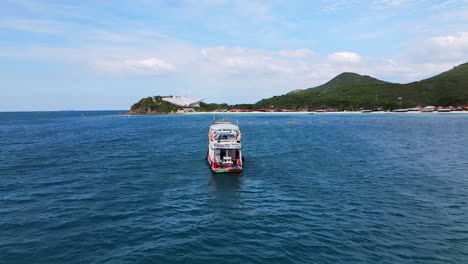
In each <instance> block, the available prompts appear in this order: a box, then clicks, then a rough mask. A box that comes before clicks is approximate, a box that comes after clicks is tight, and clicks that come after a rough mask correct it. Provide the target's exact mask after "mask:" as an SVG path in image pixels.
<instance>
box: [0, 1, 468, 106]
mask: <svg viewBox="0 0 468 264" xmlns="http://www.w3.org/2000/svg"><path fill="white" fill-rule="evenodd" d="M465 62H468V0H445V1H426V0H413V1H411V0H368V1H361V0H347V1H344V0H338V1H329V0H317V1H309V0H304V1H294V0H291V1H282V0H272V1H256V0H245V1H244V0H239V1H228V0H193V1H192V0H185V1H176V0H174V1H169V0H168V1H158V0H152V1H150V0H132V1H123V0H115V1H98V0H95V1H88V0H82V1H67V0H61V1H55V0H54V1H43V0H2V1H0V111H48V110H67V109H71V110H110V109H118V110H124V109H129V108H130V106H131V105H132V104H133V103H135V102H137V101H138V100H139V99H141V98H143V97H147V96H154V95H178V96H188V97H196V98H204V99H205V102H208V103H224V102H225V103H230V104H235V103H254V102H256V101H258V100H261V99H263V98H268V97H271V96H274V95H281V94H285V93H287V92H289V91H292V90H295V89H304V88H309V87H314V86H317V85H320V84H323V83H325V82H327V81H328V80H330V79H331V78H333V77H334V76H336V75H338V74H340V73H342V72H356V73H359V74H363V75H370V76H373V77H375V78H378V79H381V80H385V81H391V82H398V83H408V82H413V81H418V80H421V79H424V78H427V77H431V76H433V75H435V74H438V73H440V72H443V71H446V70H449V69H451V68H453V67H454V66H456V65H459V64H461V63H465Z"/></svg>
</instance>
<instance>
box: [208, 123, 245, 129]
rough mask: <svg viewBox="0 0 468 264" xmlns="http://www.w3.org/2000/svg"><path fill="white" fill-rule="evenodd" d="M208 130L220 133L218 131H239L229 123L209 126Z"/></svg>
mask: <svg viewBox="0 0 468 264" xmlns="http://www.w3.org/2000/svg"><path fill="white" fill-rule="evenodd" d="M210 130H214V131H220V130H236V131H239V127H238V126H236V125H234V124H231V123H226V122H225V123H220V124H214V125H211V126H210Z"/></svg>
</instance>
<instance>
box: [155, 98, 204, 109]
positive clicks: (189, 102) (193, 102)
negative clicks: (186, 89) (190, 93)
mask: <svg viewBox="0 0 468 264" xmlns="http://www.w3.org/2000/svg"><path fill="white" fill-rule="evenodd" d="M162 100H163V101H165V102H168V103H171V104H173V105H177V106H180V107H184V108H195V107H200V102H201V101H203V99H199V98H188V97H163V98H162Z"/></svg>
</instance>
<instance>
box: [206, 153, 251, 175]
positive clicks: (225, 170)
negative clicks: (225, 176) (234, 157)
mask: <svg viewBox="0 0 468 264" xmlns="http://www.w3.org/2000/svg"><path fill="white" fill-rule="evenodd" d="M206 160H207V162H208V165H210V168H211V171H213V172H214V173H241V172H242V167H239V166H233V167H227V168H215V166H214V163H213V161H212V160H211V159H210V156H209V155H206Z"/></svg>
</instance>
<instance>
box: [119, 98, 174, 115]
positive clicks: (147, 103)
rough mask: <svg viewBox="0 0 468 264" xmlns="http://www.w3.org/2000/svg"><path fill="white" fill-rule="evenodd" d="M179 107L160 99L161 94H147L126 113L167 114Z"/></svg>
mask: <svg viewBox="0 0 468 264" xmlns="http://www.w3.org/2000/svg"><path fill="white" fill-rule="evenodd" d="M178 108H179V107H178V106H176V105H173V104H170V103H168V102H165V101H163V100H162V96H149V97H146V98H142V99H140V101H138V102H137V103H135V104H133V105H132V107H131V108H130V111H128V114H168V113H171V112H175V111H177V109H178Z"/></svg>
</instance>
